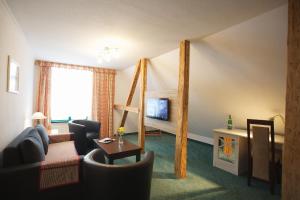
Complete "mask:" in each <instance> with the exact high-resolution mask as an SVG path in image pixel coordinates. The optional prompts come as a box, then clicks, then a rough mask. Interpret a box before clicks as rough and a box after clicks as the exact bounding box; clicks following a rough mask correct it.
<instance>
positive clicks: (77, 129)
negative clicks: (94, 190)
mask: <svg viewBox="0 0 300 200" xmlns="http://www.w3.org/2000/svg"><path fill="white" fill-rule="evenodd" d="M68 126H69V132H70V133H73V137H74V143H75V148H76V151H77V153H78V154H79V155H85V154H86V153H87V143H88V140H87V137H86V127H85V126H84V125H81V124H75V123H72V122H69V123H68Z"/></svg>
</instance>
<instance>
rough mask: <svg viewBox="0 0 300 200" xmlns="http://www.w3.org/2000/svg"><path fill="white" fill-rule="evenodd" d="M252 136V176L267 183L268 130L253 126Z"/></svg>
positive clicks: (268, 158)
mask: <svg viewBox="0 0 300 200" xmlns="http://www.w3.org/2000/svg"><path fill="white" fill-rule="evenodd" d="M252 135H253V139H252V166H253V167H252V176H253V177H256V178H259V179H262V180H265V181H269V160H270V156H269V155H270V153H269V149H270V142H269V128H267V127H260V126H253V128H252Z"/></svg>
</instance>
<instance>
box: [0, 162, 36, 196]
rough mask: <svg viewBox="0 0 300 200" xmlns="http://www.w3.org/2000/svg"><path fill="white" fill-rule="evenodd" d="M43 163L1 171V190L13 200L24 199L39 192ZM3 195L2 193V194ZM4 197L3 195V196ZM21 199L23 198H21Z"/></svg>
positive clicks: (2, 169)
mask: <svg viewBox="0 0 300 200" xmlns="http://www.w3.org/2000/svg"><path fill="white" fill-rule="evenodd" d="M40 166H41V163H40V162H37V163H32V164H24V165H20V166H15V167H9V168H1V169H0V180H1V181H0V188H1V191H3V193H5V194H8V195H9V197H12V196H13V198H11V199H17V198H20V197H22V198H24V197H29V196H32V194H37V193H38V191H39V174H40ZM1 193H2V192H1ZM2 195H3V194H2ZM20 199H21V198H20Z"/></svg>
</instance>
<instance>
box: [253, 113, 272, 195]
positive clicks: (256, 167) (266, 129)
mask: <svg viewBox="0 0 300 200" xmlns="http://www.w3.org/2000/svg"><path fill="white" fill-rule="evenodd" d="M252 125H253V128H252V139H251V126H252ZM274 137H275V134H274V121H269V120H256V119H247V140H248V162H249V163H248V164H249V169H248V185H250V184H251V178H252V177H255V178H257V179H260V180H264V181H268V182H270V183H271V184H270V186H271V187H270V189H271V192H272V193H273V192H274V184H275V183H274V179H275V142H274ZM270 138H271V141H270ZM270 149H271V152H270Z"/></svg>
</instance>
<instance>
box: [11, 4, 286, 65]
mask: <svg viewBox="0 0 300 200" xmlns="http://www.w3.org/2000/svg"><path fill="white" fill-rule="evenodd" d="M285 3H287V0H7V4H8V6H9V7H10V9H11V11H12V13H13V14H14V16H15V17H16V19H17V21H18V23H19V24H20V26H21V28H22V29H23V31H24V33H25V35H26V37H27V39H28V41H29V43H30V45H31V46H32V49H33V51H34V53H35V56H36V58H37V59H44V60H51V61H57V62H65V63H73V64H83V65H92V66H106V67H112V68H117V69H120V68H124V67H128V66H131V65H133V64H135V62H136V61H137V60H138V59H139V58H141V57H148V58H152V57H155V56H158V55H161V54H163V53H165V52H168V51H170V50H173V49H175V48H177V46H178V42H179V41H180V40H182V39H195V38H201V37H204V36H206V35H209V34H212V33H215V32H218V31H220V30H222V29H225V28H227V27H230V26H232V25H235V24H238V23H241V22H243V21H245V20H247V19H249V18H252V17H254V16H257V15H259V14H262V13H264V12H267V11H269V10H272V9H274V8H276V7H278V6H280V5H283V4H285ZM105 46H113V47H117V48H119V51H120V57H119V58H117V59H114V60H112V61H111V62H104V63H101V64H99V63H98V62H97V55H98V54H99V52H100V51H101V50H102V49H103V48H104V47H105Z"/></svg>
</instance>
